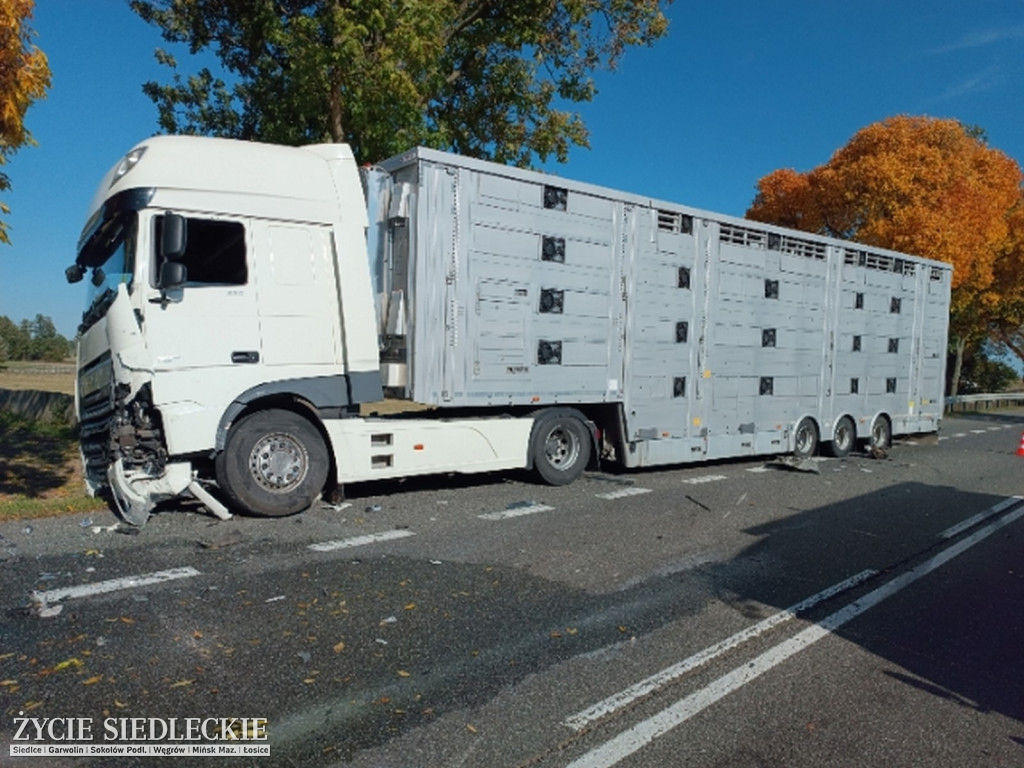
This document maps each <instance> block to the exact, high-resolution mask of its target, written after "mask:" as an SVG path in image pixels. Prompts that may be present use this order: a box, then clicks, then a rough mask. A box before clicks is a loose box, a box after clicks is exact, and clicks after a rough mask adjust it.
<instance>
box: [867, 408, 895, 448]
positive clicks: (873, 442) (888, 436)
mask: <svg viewBox="0 0 1024 768" xmlns="http://www.w3.org/2000/svg"><path fill="white" fill-rule="evenodd" d="M891 445H892V425H891V424H890V423H889V419H888V418H887V417H885V416H879V417H878V418H876V419H875V421H874V423H873V424H872V425H871V437H870V438H868V447H869V448H873V449H875V450H880V451H887V450H889V446H891Z"/></svg>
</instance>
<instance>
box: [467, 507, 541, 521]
mask: <svg viewBox="0 0 1024 768" xmlns="http://www.w3.org/2000/svg"><path fill="white" fill-rule="evenodd" d="M553 509H554V507H549V506H548V505H547V504H524V505H522V506H518V505H512V506H510V507H507V508H505V509H502V510H499V511H497V512H485V513H484V514H482V515H477V517H479V518H480V519H481V520H507V519H508V518H510V517H522V516H523V515H535V514H537V513H538V512H551V511H552V510H553Z"/></svg>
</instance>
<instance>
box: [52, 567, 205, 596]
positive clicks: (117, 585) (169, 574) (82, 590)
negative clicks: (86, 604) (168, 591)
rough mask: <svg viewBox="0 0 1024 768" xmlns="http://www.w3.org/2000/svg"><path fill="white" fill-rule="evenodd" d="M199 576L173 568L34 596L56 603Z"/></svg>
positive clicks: (182, 569)
mask: <svg viewBox="0 0 1024 768" xmlns="http://www.w3.org/2000/svg"><path fill="white" fill-rule="evenodd" d="M199 575H200V573H199V571H197V570H196V569H195V568H192V567H191V566H185V567H184V568H171V569H170V570H167V571H156V572H154V573H144V574H141V575H139V576H123V577H121V578H120V579H109V580H107V581H97V582H95V583H93V584H79V585H78V586H77V587H63V588H61V589H48V590H46V591H45V592H33V595H34V596H35V597H36V598H38V599H39V600H42V601H43V602H44V603H56V602H58V601H60V600H63V599H65V598H67V597H89V596H90V595H101V594H103V593H104V592H116V591H117V590H119V589H131V588H133V587H148V586H149V585H150V584H160V583H161V582H164V581H172V580H174V579H187V578H189V577H191V576H199Z"/></svg>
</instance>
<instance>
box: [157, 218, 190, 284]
mask: <svg viewBox="0 0 1024 768" xmlns="http://www.w3.org/2000/svg"><path fill="white" fill-rule="evenodd" d="M187 246H188V227H187V225H186V223H185V217H184V216H178V215H177V214H175V213H168V214H166V215H165V216H164V218H163V231H162V233H161V235H160V255H161V256H163V258H164V259H166V260H168V261H170V260H173V259H180V258H181V257H182V256H184V255H185V249H186V247H187ZM161 277H162V273H161Z"/></svg>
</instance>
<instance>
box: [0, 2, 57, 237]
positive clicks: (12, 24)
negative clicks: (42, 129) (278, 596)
mask: <svg viewBox="0 0 1024 768" xmlns="http://www.w3.org/2000/svg"><path fill="white" fill-rule="evenodd" d="M33 5H34V1H33V0H0V166H2V165H5V164H6V163H7V160H8V158H10V156H11V155H13V154H14V153H15V152H17V151H18V150H19V149H20V148H21V147H23V146H26V145H31V144H32V135H31V134H30V133H29V132H28V129H26V127H25V112H26V111H28V108H29V107H30V106H31V105H32V103H33V102H34V101H36V100H37V99H41V98H42V97H43V96H44V95H45V94H46V89H47V88H49V87H50V67H49V64H48V63H47V61H46V55H45V54H44V53H43V52H42V51H41V50H39V49H38V48H37V47H35V46H34V45H32V42H31V40H32V37H33V35H34V33H33V31H32V29H31V28H30V27H29V26H28V20H29V19H30V18H32V8H33ZM10 188H11V180H10V178H9V177H8V175H7V174H6V173H3V172H2V171H0V190H5V189H10ZM0 211H2V212H3V213H9V212H10V211H9V209H8V207H7V206H6V205H4V204H3V203H0ZM0 242H3V243H7V242H10V239H9V237H8V235H7V226H6V224H5V223H4V222H3V221H0Z"/></svg>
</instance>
